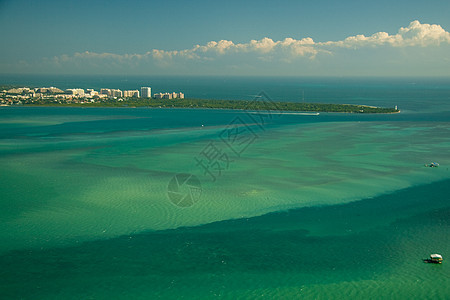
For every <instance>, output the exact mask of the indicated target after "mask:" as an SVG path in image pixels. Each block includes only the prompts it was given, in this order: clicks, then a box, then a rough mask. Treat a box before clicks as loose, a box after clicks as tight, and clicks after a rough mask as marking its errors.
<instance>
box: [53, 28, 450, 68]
mask: <svg viewBox="0 0 450 300" xmlns="http://www.w3.org/2000/svg"><path fill="white" fill-rule="evenodd" d="M449 43H450V33H449V32H447V31H445V30H444V29H443V28H442V27H441V26H440V25H430V24H421V23H420V22H419V21H417V20H416V21H413V22H411V23H410V24H409V25H408V26H407V27H401V28H400V29H399V30H398V32H397V33H396V34H392V35H391V34H389V33H386V32H377V33H374V34H372V35H371V36H365V35H355V36H349V37H347V38H345V39H344V40H341V41H326V42H315V41H314V40H313V39H312V38H310V37H307V38H303V39H299V40H297V39H294V38H290V37H289V38H285V39H284V40H280V41H274V40H272V39H270V38H268V37H265V38H263V39H260V40H251V41H249V42H247V43H234V42H233V41H229V40H220V41H210V42H208V43H206V44H204V45H195V46H194V47H192V48H190V49H183V50H169V51H168V50H161V49H152V50H150V51H148V52H146V53H144V54H123V55H121V54H114V53H95V52H89V51H86V52H81V53H75V54H73V55H61V56H58V57H54V58H53V60H51V61H53V63H54V64H55V65H58V66H64V65H70V64H72V65H76V66H78V65H81V64H86V65H87V64H90V65H91V66H100V65H102V63H103V65H107V64H109V65H114V66H123V67H124V68H125V67H127V66H136V67H139V66H140V65H142V64H143V63H146V64H148V65H155V66H164V67H167V66H170V65H173V66H176V65H180V64H184V63H188V62H190V61H194V62H202V61H203V62H208V61H214V60H218V61H220V60H223V61H226V62H227V64H229V65H231V64H236V61H245V62H247V61H251V60H252V59H256V60H257V61H259V62H281V63H291V62H293V61H295V60H302V59H303V60H304V59H306V61H309V60H315V59H316V57H317V56H318V55H329V54H333V53H334V51H335V50H337V49H338V48H340V49H345V48H350V49H361V48H367V47H370V48H376V47H391V48H399V47H432V46H439V45H441V44H449Z"/></svg>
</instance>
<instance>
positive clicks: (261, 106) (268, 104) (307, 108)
mask: <svg viewBox="0 0 450 300" xmlns="http://www.w3.org/2000/svg"><path fill="white" fill-rule="evenodd" d="M96 101H97V102H84V103H74V102H72V103H70V102H65V101H58V100H55V99H39V100H36V99H34V100H29V101H25V102H24V103H23V104H25V105H45V106H76V107H161V108H162V107H166V108H214V109H242V110H267V111H268V110H270V111H292V112H343V113H396V112H399V110H396V109H394V108H381V107H373V106H365V105H350V104H325V103H296V102H273V101H264V100H252V101H247V100H207V99H173V100H168V99H136V98H130V99H126V100H123V101H118V100H115V99H108V100H96Z"/></svg>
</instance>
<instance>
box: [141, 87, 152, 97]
mask: <svg viewBox="0 0 450 300" xmlns="http://www.w3.org/2000/svg"><path fill="white" fill-rule="evenodd" d="M141 97H142V98H151V97H152V88H150V87H141Z"/></svg>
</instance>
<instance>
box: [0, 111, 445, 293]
mask: <svg viewBox="0 0 450 300" xmlns="http://www.w3.org/2000/svg"><path fill="white" fill-rule="evenodd" d="M0 114H1V116H2V118H1V121H0V127H1V131H0V132H1V141H0V153H1V156H0V171H1V172H0V194H1V195H2V197H1V200H0V201H1V204H2V206H3V209H2V210H0V216H1V219H0V228H1V229H0V241H1V244H0V254H1V256H0V266H2V267H1V272H2V278H4V281H3V283H2V286H1V291H2V294H3V295H5V296H6V297H7V298H95V299H103V298H108V297H114V298H117V297H118V296H120V297H121V298H128V297H133V298H150V297H152V298H154V297H162V298H174V299H175V298H183V297H184V298H186V299H191V298H192V299H194V298H213V297H218V296H222V297H224V298H229V299H235V298H256V297H261V296H266V297H267V298H298V297H299V296H300V295H303V296H304V297H305V298H307V299H330V298H331V299H332V298H335V299H342V298H347V295H350V296H349V297H352V298H359V299H367V298H380V297H385V298H403V299H407V298H411V297H417V298H421V299H423V298H427V297H429V298H443V299H444V298H446V297H448V296H449V295H450V290H449V288H448V287H447V286H449V284H448V282H449V275H448V274H449V273H448V271H449V270H448V267H447V264H445V263H444V264H442V265H439V266H438V265H428V264H424V263H422V261H421V259H422V258H426V257H427V256H428V255H429V254H430V253H431V252H438V253H441V254H443V255H444V257H446V256H448V254H447V253H449V248H448V247H449V245H450V243H449V240H448V237H449V236H450V235H449V223H448V222H449V220H450V219H449V217H450V215H449V214H450V205H449V200H450V199H449V196H448V195H449V187H450V185H449V179H450V173H449V171H448V168H447V166H448V165H449V164H450V161H449V160H450V159H449V157H448V150H447V149H448V148H449V146H450V135H449V128H450V127H449V123H448V120H449V119H448V118H447V115H445V116H443V115H437V116H435V115H429V116H428V117H427V116H421V115H417V114H411V115H408V114H406V115H388V116H352V115H339V114H323V115H320V116H293V115H291V116H271V118H269V119H266V120H267V123H264V124H263V125H262V126H261V124H258V122H257V120H256V121H255V120H254V119H251V118H250V117H249V115H246V114H245V113H244V112H231V111H214V110H196V111H192V110H157V109H156V110H151V109H92V110H90V109H77V108H67V109H64V108H15V109H14V108H5V109H2V110H0ZM239 122H241V123H239ZM233 124H238V125H239V126H240V127H239V128H240V129H236V128H237V127H234V126H232V125H233ZM202 125H203V126H202ZM258 125H260V126H258ZM231 129H233V130H242V131H234V132H235V133H236V132H238V133H239V134H238V135H237V137H238V138H239V140H238V143H236V140H232V137H233V136H231V137H230V136H227V135H224V130H225V133H230V132H229V131H226V130H231ZM234 137H236V136H234ZM227 142H228V144H227ZM230 145H231V147H230ZM212 146H214V147H215V148H214V149H216V150H218V151H219V152H217V153H220V156H216V160H215V162H219V163H220V166H221V169H220V171H219V170H217V169H214V168H213V166H212V165H211V167H212V168H211V169H210V171H211V173H208V172H206V171H205V169H203V168H202V167H201V165H200V164H199V163H198V160H196V159H203V161H205V160H206V156H205V155H204V154H205V153H209V155H211V153H212V152H208V151H212V149H213V148H212ZM233 150H234V151H233ZM217 153H216V154H217ZM223 154H225V155H226V156H221V155H223ZM217 155H219V154H217ZM217 157H220V158H221V160H220V161H217ZM225 158H226V159H225ZM431 161H438V162H439V163H440V164H441V167H440V168H426V167H424V164H425V163H429V162H431ZM216 166H217V165H216ZM180 173H184V174H192V175H193V176H194V177H196V178H198V181H199V182H200V184H201V187H200V186H196V188H197V191H201V193H200V192H199V193H198V194H195V195H194V196H193V198H192V199H193V200H195V201H193V202H195V203H193V202H192V203H188V204H189V205H185V206H187V207H181V206H179V205H175V204H174V203H172V202H171V201H170V198H169V195H168V191H169V190H170V189H171V187H170V185H169V182H171V180H172V179H173V178H174V176H175V175H176V174H180ZM184 188H185V189H183V190H181V192H180V193H181V194H185V193H189V192H190V191H191V192H192V190H189V189H186V186H184ZM185 203H187V202H185ZM190 204H193V205H190ZM268 213H269V214H268ZM203 224H205V225H203ZM446 254H447V255H446Z"/></svg>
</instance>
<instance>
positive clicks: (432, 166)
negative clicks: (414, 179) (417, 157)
mask: <svg viewBox="0 0 450 300" xmlns="http://www.w3.org/2000/svg"><path fill="white" fill-rule="evenodd" d="M425 167H430V168H437V167H439V164H438V163H437V162H432V163H431V164H429V165H425Z"/></svg>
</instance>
